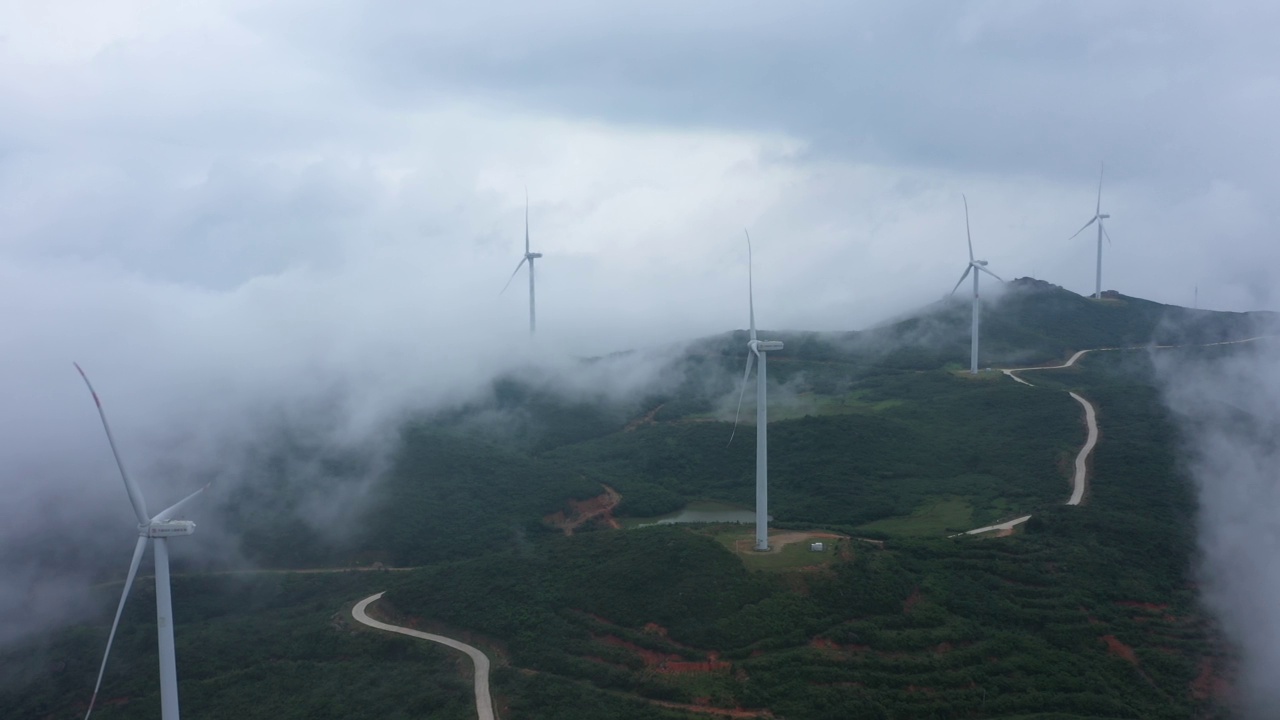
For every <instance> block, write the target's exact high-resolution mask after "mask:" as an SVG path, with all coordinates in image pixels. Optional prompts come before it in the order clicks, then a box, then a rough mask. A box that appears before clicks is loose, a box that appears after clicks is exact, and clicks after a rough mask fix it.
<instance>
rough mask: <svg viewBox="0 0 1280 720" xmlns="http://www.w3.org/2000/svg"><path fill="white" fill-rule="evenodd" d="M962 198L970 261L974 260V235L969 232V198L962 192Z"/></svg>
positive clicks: (965, 234)
mask: <svg viewBox="0 0 1280 720" xmlns="http://www.w3.org/2000/svg"><path fill="white" fill-rule="evenodd" d="M960 199H961V200H963V201H964V238H965V240H968V241H969V262H973V236H972V235H970V234H969V198H967V197H965V196H964V193H961V194H960Z"/></svg>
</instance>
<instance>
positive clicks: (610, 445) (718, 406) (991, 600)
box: [0, 281, 1254, 720]
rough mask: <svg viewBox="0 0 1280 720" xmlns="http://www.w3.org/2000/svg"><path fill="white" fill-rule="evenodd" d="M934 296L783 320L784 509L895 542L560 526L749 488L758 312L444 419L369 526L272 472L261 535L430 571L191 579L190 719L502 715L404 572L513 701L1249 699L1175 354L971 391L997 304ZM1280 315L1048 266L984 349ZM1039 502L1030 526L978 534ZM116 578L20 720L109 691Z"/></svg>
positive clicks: (1080, 708) (390, 475)
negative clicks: (823, 319) (1231, 691)
mask: <svg viewBox="0 0 1280 720" xmlns="http://www.w3.org/2000/svg"><path fill="white" fill-rule="evenodd" d="M936 310H937V312H935V313H933V314H931V315H927V316H921V317H917V318H910V319H907V320H904V321H902V322H898V323H894V324H891V325H887V326H885V327H882V328H877V329H875V330H870V331H867V332H863V333H841V334H817V333H792V334H783V335H781V336H780V337H781V338H782V339H784V340H785V341H786V343H787V349H786V351H785V352H784V353H780V354H779V355H778V356H777V357H776V358H771V363H770V377H771V382H776V386H771V396H770V398H771V407H770V412H771V416H772V419H773V420H774V422H776V424H771V427H770V501H771V504H770V510H771V514H772V515H773V516H774V517H775V524H774V528H775V529H779V528H786V529H788V530H796V531H803V530H815V531H827V532H835V533H838V534H843V535H848V536H852V537H854V538H863V539H859V540H841V541H839V549H838V550H837V549H835V548H832V549H829V550H828V551H827V552H825V553H823V554H822V555H820V556H818V555H816V554H814V553H810V552H809V551H808V543H807V542H798V543H794V544H792V545H789V546H787V547H786V548H785V549H784V550H783V551H782V552H779V553H771V554H759V555H757V554H752V553H748V554H746V555H745V556H744V555H742V554H739V553H736V552H734V549H733V548H734V540H735V539H737V538H740V537H744V536H747V535H749V533H750V528H749V526H727V525H726V526H714V525H704V526H694V527H673V526H659V527H645V528H639V529H628V530H610V529H607V527H606V524H605V523H602V522H597V523H588V524H585V525H583V526H581V527H580V528H579V529H578V530H577V532H576V533H575V534H574V535H573V536H571V537H567V536H565V535H564V534H563V533H562V532H560V531H559V530H555V529H552V528H550V527H549V526H548V525H547V524H546V523H545V522H543V520H542V518H543V517H544V516H546V515H549V514H551V513H554V512H557V511H570V512H571V506H570V501H574V500H584V499H587V498H591V497H594V496H597V495H599V494H601V492H602V485H608V486H610V487H612V488H615V489H616V490H617V491H619V492H620V493H621V495H622V502H621V504H620V505H619V506H618V507H617V508H615V510H614V513H615V514H617V515H619V516H625V517H626V518H651V517H654V516H657V515H661V514H664V513H667V512H670V511H674V510H677V509H679V508H681V507H683V506H685V505H687V504H689V503H690V502H694V501H699V500H709V501H717V502H725V503H735V504H739V505H741V506H745V507H751V505H752V502H753V493H754V458H755V454H754V451H755V448H754V433H752V432H742V431H741V428H740V431H739V433H738V435H737V437H736V438H735V439H734V441H733V443H732V444H728V435H729V425H728V423H727V422H724V420H725V417H726V411H725V408H726V407H728V408H729V410H728V412H729V413H731V412H732V409H733V408H732V405H731V403H733V402H736V383H737V382H738V378H740V373H741V354H742V348H743V345H744V344H745V336H744V335H743V334H742V333H730V334H725V335H722V336H719V337H716V338H711V339H708V340H705V341H702V342H700V343H697V344H695V346H694V347H693V348H691V350H690V352H689V353H688V354H686V355H684V356H683V357H680V358H678V359H676V360H674V361H673V362H672V364H671V367H670V372H669V373H667V375H668V376H669V377H670V378H675V379H674V380H672V381H671V383H670V387H665V388H662V389H655V390H653V391H652V392H651V393H650V394H648V395H644V396H639V397H634V398H630V399H627V400H618V399H616V398H611V397H606V396H603V395H600V396H592V395H589V394H584V393H572V394H568V393H565V394H561V393H558V392H556V391H555V390H553V389H552V387H553V383H552V382H551V381H550V380H548V379H546V378H539V377H533V376H528V375H525V376H517V377H508V378H503V379H501V380H500V381H498V382H497V383H496V384H495V386H494V389H493V392H492V393H491V396H490V397H487V398H484V399H481V400H477V401H475V402H473V403H472V404H470V405H468V406H466V407H462V408H456V409H454V410H451V411H449V412H447V413H441V414H436V415H431V416H423V417H419V418H416V419H414V421H413V422H411V423H408V424H407V425H406V426H405V427H404V428H403V430H402V432H401V435H400V438H399V442H398V444H397V448H396V452H395V453H394V455H393V456H392V457H391V460H390V465H389V467H387V468H386V469H385V472H383V473H382V475H383V478H382V481H381V482H380V483H378V484H377V485H375V486H374V487H373V490H372V491H371V495H370V497H369V498H368V502H367V505H366V510H365V513H366V514H365V519H364V522H363V524H362V530H361V531H360V532H357V533H353V534H351V535H349V536H345V537H321V536H319V535H317V534H316V533H314V532H312V531H305V530H304V529H300V528H301V526H300V525H299V523H300V521H299V520H298V519H297V517H295V516H291V515H289V511H288V508H289V503H288V502H287V498H288V497H289V493H290V491H291V486H290V485H289V484H288V483H287V482H285V481H284V480H276V481H274V482H272V481H264V482H262V483H258V484H254V485H252V486H251V487H248V488H246V489H245V490H243V491H242V495H241V496H239V497H237V498H235V502H234V503H233V505H236V506H238V507H246V508H247V507H250V506H253V505H255V504H261V505H262V506H264V507H271V508H274V509H279V513H280V514H277V515H273V516H272V517H264V516H257V515H253V514H251V513H249V512H247V511H246V512H244V513H241V514H239V515H237V516H236V519H235V522H234V523H233V524H232V529H233V530H234V531H235V532H237V533H242V534H243V535H244V536H245V537H246V538H251V539H252V541H253V543H252V547H251V554H252V556H253V558H254V559H256V560H257V561H259V562H261V563H263V564H268V565H273V566H276V567H302V566H306V565H309V564H315V565H323V564H327V565H330V566H339V565H346V564H350V563H355V562H358V563H362V564H366V565H367V564H368V563H370V562H373V561H375V560H376V561H381V562H383V563H386V564H389V565H402V566H410V565H412V566H421V567H420V568H419V569H417V570H413V571H410V572H397V573H377V572H367V573H338V574H332V575H297V576H291V575H284V576H265V577H264V576H256V577H253V578H241V577H235V576H218V575H209V576H193V577H181V578H179V579H177V580H176V581H175V585H174V590H175V594H176V596H177V597H176V598H175V608H176V610H177V613H178V617H177V624H178V625H179V626H180V632H179V633H178V643H179V656H180V658H179V659H180V673H181V678H182V693H183V707H184V713H185V714H186V715H187V716H189V717H194V718H199V717H237V718H239V717H246V718H254V717H268V716H270V717H273V718H275V717H284V718H288V717H344V718H361V717H370V718H374V717H376V718H386V717H393V718H394V717H402V716H403V717H409V716H413V717H424V716H426V717H438V718H452V717H469V716H471V713H472V709H471V698H470V687H469V685H468V684H467V682H466V673H467V672H468V670H467V669H466V668H467V665H466V664H465V663H464V664H461V665H460V664H459V660H458V658H457V657H456V656H454V655H452V654H450V653H449V652H448V651H446V650H444V649H442V648H439V647H438V646H435V645H431V644H428V643H423V642H418V641H414V640H411V639H408V638H400V637H392V636H387V635H383V634H377V633H373V632H370V631H367V630H365V629H362V628H356V627H353V625H352V623H351V621H350V620H349V619H348V615H347V612H348V610H349V608H350V606H351V604H352V603H353V602H355V601H356V600H358V599H359V598H361V597H364V596H366V595H368V594H371V593H373V592H377V591H379V590H384V589H385V590H387V595H386V596H385V598H384V599H383V600H382V601H381V602H380V607H381V608H382V610H383V611H385V612H388V613H391V614H392V615H393V616H394V617H396V618H399V619H400V621H401V622H406V623H419V624H425V625H426V626H430V627H432V628H434V629H436V630H439V631H443V632H445V634H451V633H455V634H459V635H463V636H465V637H466V638H468V639H469V641H470V642H473V643H474V644H477V645H479V646H481V647H484V648H486V649H487V650H489V651H490V655H491V657H493V658H494V659H495V665H496V669H495V672H494V675H493V687H494V690H495V693H496V694H497V696H498V700H499V705H500V706H501V707H502V708H504V710H503V717H504V718H508V719H510V718H521V719H525V718H556V719H558V720H561V719H567V720H574V719H575V718H593V719H594V718H599V717H610V718H628V719H629V718H635V719H637V720H639V719H641V718H690V717H706V716H705V715H702V716H700V715H696V714H692V713H689V712H686V711H684V710H681V709H679V708H678V707H676V706H674V705H660V704H658V703H668V704H676V705H678V704H682V703H683V704H694V703H709V704H712V705H715V706H718V707H724V708H732V707H741V708H747V709H767V710H768V711H770V712H772V713H773V714H774V716H777V717H792V718H841V719H843V718H850V717H868V718H893V719H898V718H903V719H906V718H1031V717H1039V718H1049V717H1053V718H1097V717H1110V718H1186V717H1220V716H1224V714H1225V712H1226V710H1225V709H1224V708H1223V707H1220V706H1219V705H1218V704H1216V701H1215V700H1214V699H1213V698H1212V697H1207V696H1204V695H1202V694H1197V693H1196V692H1193V684H1194V681H1195V680H1196V679H1197V678H1198V677H1201V676H1202V675H1203V674H1204V673H1205V672H1206V671H1210V672H1212V671H1215V670H1220V669H1221V668H1222V667H1224V658H1223V657H1221V653H1222V651H1221V650H1220V649H1219V645H1218V644H1217V642H1216V639H1215V637H1214V635H1213V631H1212V627H1211V625H1210V624H1209V623H1208V621H1207V620H1206V618H1205V616H1204V613H1203V611H1202V610H1201V608H1200V607H1199V605H1198V603H1197V600H1196V597H1195V595H1194V591H1193V585H1192V583H1191V580H1192V578H1191V576H1190V564H1191V557H1192V555H1193V549H1194V535H1193V528H1194V510H1195V508H1194V495H1193V493H1192V491H1191V488H1190V486H1189V483H1187V482H1186V481H1185V479H1184V478H1183V477H1182V475H1181V473H1180V466H1179V464H1178V460H1179V458H1178V453H1177V451H1176V447H1177V435H1176V431H1175V428H1174V427H1173V426H1172V425H1171V423H1170V421H1169V419H1168V417H1167V415H1166V414H1165V412H1164V410H1163V408H1162V407H1161V405H1160V402H1159V396H1158V392H1157V390H1156V388H1155V387H1153V382H1152V377H1151V369H1150V363H1149V360H1148V358H1147V355H1146V354H1145V352H1143V351H1132V352H1109V353H1093V354H1090V355H1088V356H1086V357H1085V359H1084V360H1082V361H1081V363H1080V364H1079V366H1078V367H1076V368H1072V369H1069V370H1061V371H1046V372H1039V373H1035V374H1028V375H1027V378H1028V379H1029V380H1031V381H1032V382H1035V383H1036V384H1037V387H1034V388H1031V387H1026V386H1023V385H1020V384H1017V383H1015V382H1013V381H1012V380H1010V379H1008V378H1006V377H1004V376H1002V375H1000V374H999V373H984V374H982V375H980V376H978V377H977V378H973V377H970V376H968V375H967V374H966V373H958V372H955V370H957V369H959V367H960V366H959V364H958V361H957V358H959V359H960V360H962V359H963V358H964V357H965V356H966V355H967V342H968V341H967V329H966V328H967V322H968V320H967V307H960V306H958V305H955V306H952V305H943V306H939V307H938V308H936ZM1166 321H1168V322H1166ZM1253 321H1254V318H1251V317H1247V316H1243V315H1233V314H1220V313H1206V312H1194V311H1187V310H1183V309H1169V308H1165V307H1164V306H1159V305H1156V304H1154V303H1147V302H1145V301H1141V300H1137V299H1134V298H1125V297H1118V298H1115V299H1114V300H1108V301H1107V302H1103V303H1098V302H1093V301H1089V300H1086V299H1083V298H1079V297H1078V296H1074V295H1071V294H1070V293H1065V292H1062V291H1059V290H1056V289H1053V288H1049V287H1045V286H1044V284H1043V283H1035V282H1034V281H1020V282H1019V283H1014V284H1013V287H1012V289H1011V291H1010V292H1009V293H1008V294H1007V295H1006V296H1005V298H1004V299H1003V300H1002V301H1001V303H1000V305H999V306H998V307H996V308H995V309H993V310H992V311H991V312H990V313H989V316H988V317H987V319H986V320H985V322H984V338H986V339H984V346H986V347H987V351H988V352H989V353H990V355H989V358H990V359H989V360H987V361H984V364H986V362H995V361H997V360H998V361H1000V362H1006V361H1007V362H1009V363H1012V364H1030V363H1034V362H1045V361H1049V360H1061V359H1063V358H1065V357H1066V356H1067V355H1068V354H1069V352H1070V351H1073V350H1075V349H1079V348H1086V347H1098V346H1112V345H1140V344H1143V343H1145V342H1147V341H1149V340H1151V339H1153V338H1155V339H1157V340H1160V341H1161V342H1164V341H1166V340H1169V339H1173V338H1186V339H1189V340H1193V341H1210V340H1214V341H1216V340H1220V339H1224V338H1228V337H1242V336H1247V335H1250V334H1253V333H1252V329H1251V328H1250V327H1249V325H1250V323H1252V322H1253ZM767 335H768V334H767ZM769 337H774V336H773V335H769ZM926 340H928V342H925V341H926ZM1161 352H1186V353H1227V352H1232V348H1231V347H1229V346H1223V347H1218V348H1198V349H1188V350H1163V351H1161ZM775 388H776V392H775ZM1067 389H1071V390H1074V391H1077V392H1080V393H1081V394H1083V395H1085V396H1086V397H1088V398H1090V399H1091V400H1092V401H1093V402H1094V403H1095V404H1096V405H1097V406H1098V412H1099V422H1100V424H1101V425H1102V429H1103V440H1102V442H1101V443H1100V444H1099V445H1098V447H1097V450H1096V452H1095V457H1094V460H1093V468H1094V471H1095V473H1094V476H1093V478H1092V481H1091V486H1090V491H1089V494H1088V496H1087V502H1086V504H1085V505H1084V506H1081V507H1074V508H1069V507H1065V506H1063V504H1062V503H1063V502H1064V501H1065V499H1066V498H1067V496H1068V494H1069V491H1070V487H1069V476H1070V471H1071V463H1072V460H1073V458H1074V456H1075V453H1076V451H1077V450H1078V448H1079V446H1080V444H1081V443H1082V442H1083V440H1084V436H1085V429H1084V426H1083V423H1082V420H1081V413H1080V408H1079V405H1078V404H1076V403H1075V402H1074V401H1073V400H1071V399H1070V398H1069V397H1068V396H1067V395H1066V393H1065V392H1064V390H1067ZM748 399H750V398H748ZM775 403H776V404H775ZM750 416H751V415H750V413H749V412H748V411H747V408H744V417H745V418H747V419H750ZM730 417H731V416H730ZM304 449H305V448H304ZM271 462H274V461H273V460H272V458H270V457H268V458H265V459H264V464H265V465H266V466H268V467H275V466H274V465H272V464H271ZM325 468H326V473H327V475H326V477H329V478H331V479H332V481H333V482H339V481H340V480H341V479H342V478H343V477H349V476H357V475H361V474H362V473H367V472H368V471H369V468H368V466H367V463H361V462H360V461H359V458H350V457H328V456H326V459H325ZM285 474H286V473H285V472H284V471H283V470H281V471H280V472H279V473H277V475H279V476H281V477H282V476H284V475H285ZM1028 513H1030V514H1033V519H1032V520H1031V521H1029V522H1028V523H1026V524H1025V525H1024V526H1022V531H1021V532H1019V533H1018V534H1016V535H1014V536H1012V537H1007V538H999V539H993V538H974V537H961V538H955V539H948V538H947V537H946V536H947V535H950V534H952V533H954V532H959V531H962V530H965V529H970V528H972V527H977V526H981V525H987V524H990V523H993V522H997V521H999V520H1002V519H1008V518H1010V517H1012V516H1015V515H1020V514H1028ZM299 538H301V539H302V540H301V541H300V540H299ZM865 539H871V540H879V541H882V542H878V543H877V542H868V541H866V540H865ZM247 547H248V546H247ZM150 592H151V590H150V587H149V583H148V582H147V581H145V580H144V581H141V582H140V583H139V587H138V589H137V590H136V591H135V597H134V599H133V601H132V603H131V605H130V607H129V609H128V611H127V612H126V615H125V618H124V621H123V625H122V630H121V635H120V636H119V638H118V639H117V647H116V648H115V650H114V652H113V660H112V665H111V666H110V667H109V670H108V674H107V678H106V680H105V681H104V698H105V699H106V700H107V702H105V703H104V704H103V706H102V708H101V709H100V712H98V713H97V716H98V717H105V718H112V717H125V716H127V717H144V718H145V717H154V716H156V715H158V705H159V703H158V699H157V698H156V692H157V688H156V685H155V672H154V667H155V650H154V646H155V642H154V620H153V616H152V614H151V613H152V610H151V607H150V594H149V593H150ZM111 594H112V593H111V592H110V590H103V596H102V603H103V611H102V614H101V615H100V616H99V618H98V620H97V622H96V624H95V625H94V627H93V628H91V629H89V628H74V629H71V630H68V631H66V632H63V633H59V634H56V635H52V636H49V637H44V638H41V639H39V640H38V641H34V642H33V643H32V644H29V645H27V646H23V647H18V648H11V649H9V650H7V651H5V654H4V655H0V715H3V716H4V717H33V718H36V717H46V716H53V717H64V716H72V715H75V714H77V713H78V712H79V710H78V708H82V705H78V704H77V703H81V704H82V703H83V699H87V696H88V694H89V691H90V690H91V688H92V681H93V675H94V673H95V672H96V663H97V660H98V658H99V656H100V655H99V653H100V652H101V649H102V644H103V642H104V639H105V634H106V624H107V623H109V621H110V608H109V605H111V604H112V603H113V601H114V598H113V597H110V596H111ZM1195 687H1199V686H1195ZM117 700H125V701H126V702H123V703H119V704H117V703H116V702H115V701H117Z"/></svg>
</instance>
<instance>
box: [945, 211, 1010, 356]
mask: <svg viewBox="0 0 1280 720" xmlns="http://www.w3.org/2000/svg"><path fill="white" fill-rule="evenodd" d="M960 199H961V200H963V201H964V236H965V239H966V240H968V241H969V266H968V267H966V268H965V269H964V274H963V275H961V276H960V279H959V280H957V281H956V286H955V287H953V288H951V294H952V295H955V294H956V290H959V289H960V283H962V282H964V279H965V278H967V277H969V273H970V272H972V273H973V328H972V331H971V338H970V341H969V372H971V373H973V374H975V375H976V374H978V317H979V314H980V311H981V301H980V300H979V299H978V275H979V274H980V273H986V274H988V275H990V276H991V277H993V278H995V279H997V280H999V281H1000V282H1004V278H1002V277H1000V276H999V275H997V274H995V273H993V272H991V271H990V270H988V269H987V261H986V260H974V259H973V237H972V236H971V235H970V234H969V199H968V198H966V197H965V196H964V195H961V196H960Z"/></svg>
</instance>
